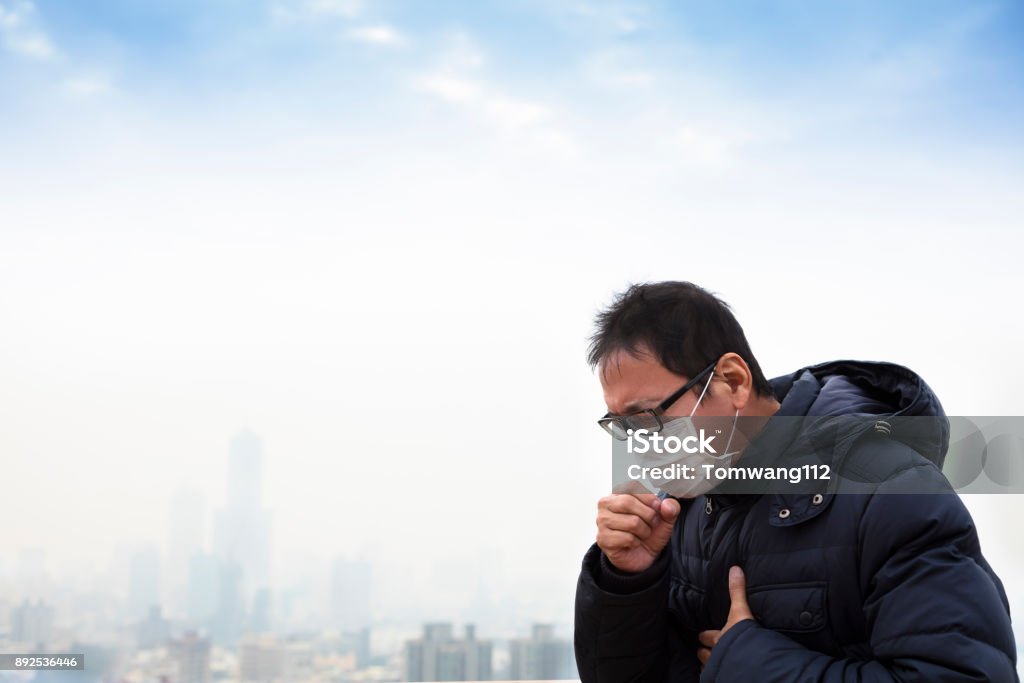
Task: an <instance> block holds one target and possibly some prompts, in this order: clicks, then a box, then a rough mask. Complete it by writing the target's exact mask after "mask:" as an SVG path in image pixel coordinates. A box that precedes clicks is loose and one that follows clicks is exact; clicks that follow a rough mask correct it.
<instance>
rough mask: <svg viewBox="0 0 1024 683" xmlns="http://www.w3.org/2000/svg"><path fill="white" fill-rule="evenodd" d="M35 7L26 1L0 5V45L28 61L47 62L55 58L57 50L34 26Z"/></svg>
mask: <svg viewBox="0 0 1024 683" xmlns="http://www.w3.org/2000/svg"><path fill="white" fill-rule="evenodd" d="M35 11H36V8H35V5H34V4H33V3H31V2H29V1H28V0H19V1H18V2H14V3H5V4H0V43H2V44H3V46H4V47H5V48H6V49H8V50H10V51H11V52H13V53H15V54H18V55H21V56H23V57H28V58H30V59H39V60H47V59H53V58H54V57H56V56H57V54H58V52H57V48H56V47H54V45H53V42H52V41H51V40H50V38H49V37H48V36H47V35H46V33H44V32H43V31H42V30H40V29H39V28H37V27H36V26H35V22H34V15H35Z"/></svg>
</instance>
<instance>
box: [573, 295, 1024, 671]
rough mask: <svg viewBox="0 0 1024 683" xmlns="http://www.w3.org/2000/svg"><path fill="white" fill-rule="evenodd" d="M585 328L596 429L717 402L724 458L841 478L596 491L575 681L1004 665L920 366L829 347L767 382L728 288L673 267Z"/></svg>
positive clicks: (993, 607) (1001, 640) (1002, 630)
mask: <svg viewBox="0 0 1024 683" xmlns="http://www.w3.org/2000/svg"><path fill="white" fill-rule="evenodd" d="M597 327H598V329H597V331H596V333H595V335H594V337H593V339H592V345H591V349H590V359H589V360H590V362H591V365H593V366H596V367H597V368H598V370H599V374H600V378H601V385H602V388H603V390H604V398H605V403H606V404H607V407H608V411H609V412H608V415H607V416H606V417H605V418H604V419H603V421H602V422H603V426H606V428H608V429H609V431H611V432H613V433H619V432H620V430H621V434H624V433H625V429H627V428H631V427H635V426H636V425H637V424H639V423H640V418H641V417H644V418H647V419H649V420H657V421H659V425H658V426H659V427H660V426H664V425H663V424H661V423H663V422H664V421H665V420H669V419H670V418H672V417H674V416H690V415H693V416H694V419H697V418H699V417H701V416H713V415H716V416H727V417H728V418H733V416H734V415H735V416H738V418H739V422H738V428H737V430H736V433H735V434H734V435H733V447H731V449H730V450H739V451H741V453H740V455H739V459H738V461H737V464H744V463H748V462H752V461H756V460H759V459H760V460H761V461H764V459H765V458H770V459H772V460H771V461H772V462H776V463H782V464H794V465H796V466H801V465H803V464H807V463H808V462H822V463H825V464H827V465H828V466H829V467H830V468H832V469H833V471H836V472H839V471H842V472H845V473H850V472H854V473H856V474H857V477H855V480H856V481H855V482H854V483H850V481H851V480H850V479H843V478H842V477H838V476H836V477H833V478H832V479H830V480H828V481H822V482H820V488H817V489H814V490H810V489H808V490H803V489H799V490H798V489H794V490H793V491H791V492H790V491H774V492H764V493H749V492H747V493H744V492H740V493H735V492H725V491H723V485H722V484H719V483H718V482H715V481H706V482H703V486H699V487H697V488H693V489H692V491H691V490H687V492H686V493H684V494H683V495H679V496H665V495H664V493H662V494H659V495H657V496H656V495H654V494H653V493H651V494H644V493H619V494H613V495H609V496H607V497H605V498H602V499H601V501H600V502H599V503H598V515H597V527H598V531H597V543H596V544H594V546H592V547H591V548H590V550H589V551H588V552H587V554H586V556H585V558H584V560H583V569H582V572H581V574H580V577H579V582H578V586H577V593H576V632H575V647H576V659H577V665H578V668H579V673H580V678H581V680H582V681H583V683H591V682H595V681H601V682H617V681H623V682H624V681H666V682H667V681H671V682H680V683H682V682H688V681H693V682H696V681H701V682H702V683H710V682H712V681H715V682H718V683H732V682H734V681H758V682H761V683H772V682H776V681H777V682H779V683H781V682H783V681H786V682H790V681H823V682H832V681H836V682H838V681H851V682H852V681H901V682H904V683H909V682H911V681H927V682H928V683H938V682H940V681H950V682H952V681H964V682H966V681H995V682H1003V681H1018V677H1017V674H1016V647H1015V644H1014V639H1013V633H1012V631H1011V627H1010V617H1009V607H1008V603H1007V599H1006V595H1005V593H1004V591H1003V587H1002V584H1001V583H1000V581H999V579H998V577H997V576H996V575H995V573H994V572H993V571H992V569H991V568H990V567H989V565H988V563H987V562H986V561H985V558H984V557H983V556H982V554H981V549H980V546H979V542H978V537H977V534H976V532H975V529H974V524H973V522H972V520H971V517H970V514H969V513H968V512H967V510H966V509H965V508H964V506H963V504H962V502H961V501H960V499H959V497H958V496H956V495H955V494H953V493H952V489H951V488H950V486H949V484H948V482H947V481H946V479H945V477H944V476H943V475H942V473H941V470H940V468H939V467H938V466H937V464H939V465H941V462H942V459H943V457H944V454H945V451H946V447H947V446H948V441H949V428H948V421H947V420H946V419H945V417H944V414H943V412H942V406H941V405H940V403H939V401H938V399H937V398H936V397H935V395H934V394H933V393H932V391H931V389H930V388H929V387H928V385H927V384H925V382H924V381H923V380H922V379H921V378H920V377H918V376H917V375H916V374H914V373H912V372H911V371H909V370H907V369H906V368H903V367H900V366H897V365H891V364H887V363H862V362H854V361H837V362H833V363H825V364H822V365H816V366H812V367H808V368H804V369H801V370H798V371H797V372H795V373H793V374H791V375H788V376H785V377H779V378H776V379H774V380H771V381H770V382H769V381H767V380H766V379H765V377H764V375H763V374H762V372H761V369H760V366H759V365H758V363H757V360H756V359H755V358H754V355H753V353H751V351H750V348H749V346H748V344H747V341H746V338H745V336H744V334H743V330H742V328H741V327H740V325H739V324H738V323H737V321H736V319H735V318H734V317H733V315H732V313H731V312H730V311H729V309H728V307H727V306H726V305H725V304H724V303H723V302H722V301H720V300H718V299H717V298H716V297H714V296H712V295H711V294H709V293H708V292H706V291H704V290H703V289H701V288H700V287H697V286H695V285H693V284H690V283H687V282H662V283H657V284H646V285H638V286H633V287H631V288H630V289H629V290H628V291H626V292H625V293H623V294H622V295H620V296H619V297H618V298H617V300H616V301H615V302H614V303H613V304H612V306H611V307H609V308H608V309H607V310H606V311H604V312H602V313H601V314H600V315H599V316H598V319H597ZM681 388H685V391H683V392H682V393H680V390H681ZM673 396H677V397H676V398H674V399H672V397H673ZM666 398H669V399H672V400H671V402H670V403H668V404H666ZM851 415H853V416H861V418H859V419H854V420H849V419H847V417H845V416H851ZM651 416H658V417H651ZM863 416H870V419H863ZM927 416H931V419H924V421H923V422H921V421H919V422H917V423H916V425H917V427H916V428H914V429H907V430H906V431H907V434H906V435H900V434H897V433H896V432H899V431H900V430H899V429H896V430H895V431H894V430H893V427H892V424H893V423H894V422H896V421H898V420H901V419H904V418H911V417H913V418H914V419H919V418H921V419H923V418H926V417H927ZM794 420H795V421H797V422H800V421H801V420H804V421H806V422H804V423H802V424H801V429H800V431H799V432H796V431H794V430H793V429H792V428H791V427H790V426H788V425H790V424H791V423H792V422H793V421H794ZM807 425H810V426H807ZM922 425H924V427H923V428H922ZM612 427H614V429H613V428H612ZM815 429H816V430H817V432H816V433H808V432H809V431H813V430H815ZM621 434H620V435H621ZM823 434H825V435H827V437H828V438H827V439H824V440H823V438H822V435H823ZM901 436H902V438H903V440H900V438H899V437H901ZM823 442H826V443H827V444H828V445H827V447H822V446H821V444H822V443H823ZM727 483H729V482H727ZM910 491H916V492H918V493H910ZM921 491H924V492H925V493H921ZM690 494H692V496H691V495H690ZM687 496H689V497H687Z"/></svg>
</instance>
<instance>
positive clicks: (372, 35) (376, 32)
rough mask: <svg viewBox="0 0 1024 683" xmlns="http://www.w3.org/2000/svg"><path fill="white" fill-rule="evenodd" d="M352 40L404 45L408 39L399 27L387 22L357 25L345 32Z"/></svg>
mask: <svg viewBox="0 0 1024 683" xmlns="http://www.w3.org/2000/svg"><path fill="white" fill-rule="evenodd" d="M345 35H346V36H348V38H349V39H350V40H354V41H356V42H359V43H366V44H368V45H379V46H381V47H404V46H405V45H406V44H407V40H406V38H405V36H404V35H402V33H401V32H399V31H398V29H396V28H394V27H393V26H388V25H387V24H374V25H368V26H357V27H355V28H352V29H349V31H348V32H346V34H345Z"/></svg>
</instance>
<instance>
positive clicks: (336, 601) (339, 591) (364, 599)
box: [331, 558, 373, 631]
mask: <svg viewBox="0 0 1024 683" xmlns="http://www.w3.org/2000/svg"><path fill="white" fill-rule="evenodd" d="M372 578H373V572H372V569H371V567H370V564H369V563H368V562H362V561H352V560H345V559H342V558H338V559H337V560H335V562H334V566H333V567H332V570H331V608H332V609H331V612H332V622H333V624H332V625H334V626H336V627H337V628H338V629H339V630H341V631H359V630H360V629H364V628H367V627H369V626H370V625H371V624H370V595H371V588H372Z"/></svg>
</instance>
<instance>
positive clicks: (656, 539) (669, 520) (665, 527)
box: [646, 498, 679, 553]
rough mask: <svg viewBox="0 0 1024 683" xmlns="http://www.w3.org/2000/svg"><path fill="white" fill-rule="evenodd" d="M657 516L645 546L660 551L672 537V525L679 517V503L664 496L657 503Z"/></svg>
mask: <svg viewBox="0 0 1024 683" xmlns="http://www.w3.org/2000/svg"><path fill="white" fill-rule="evenodd" d="M657 509H658V516H657V517H656V518H655V520H654V525H653V526H654V530H653V533H652V534H651V536H650V538H648V539H647V543H646V545H647V547H648V548H650V549H651V550H652V551H653V552H656V553H660V552H661V551H662V550H663V549H664V548H665V546H667V545H668V542H669V539H670V538H672V527H674V526H675V525H676V519H677V518H678V517H679V503H678V501H675V500H673V499H671V498H666V499H665V500H663V501H661V502H660V504H659V505H658V508H657Z"/></svg>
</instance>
